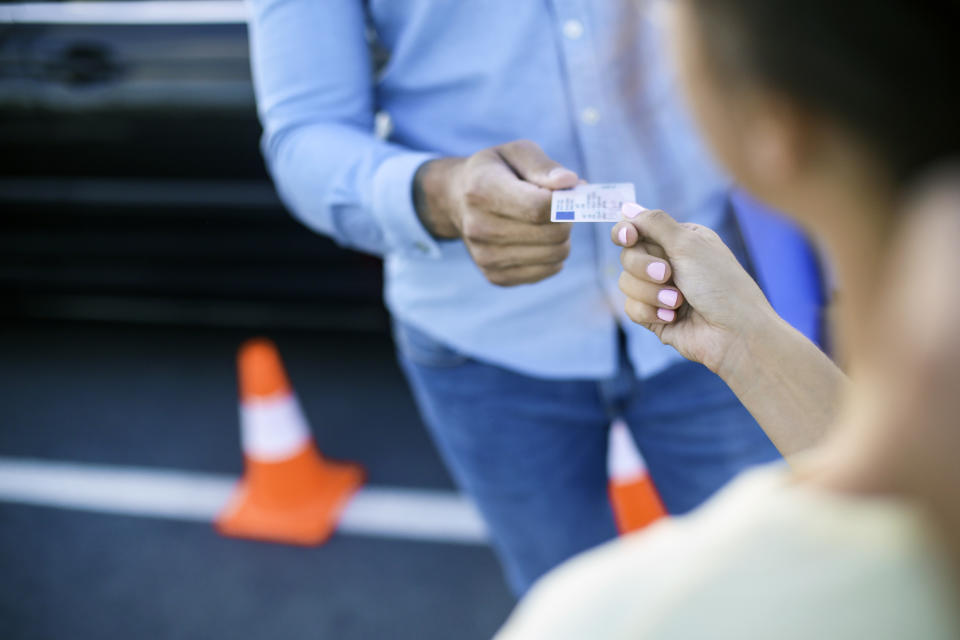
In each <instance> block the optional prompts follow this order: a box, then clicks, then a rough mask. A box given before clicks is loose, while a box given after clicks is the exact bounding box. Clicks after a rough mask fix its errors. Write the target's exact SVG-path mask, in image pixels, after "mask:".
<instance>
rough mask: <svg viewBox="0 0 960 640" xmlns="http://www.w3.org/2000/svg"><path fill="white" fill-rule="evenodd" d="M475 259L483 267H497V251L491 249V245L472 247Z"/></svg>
mask: <svg viewBox="0 0 960 640" xmlns="http://www.w3.org/2000/svg"><path fill="white" fill-rule="evenodd" d="M472 253H473V261H474V262H476V263H477V266H479V267H480V268H481V269H495V268H496V260H497V258H496V252H494V251H493V250H491V249H490V248H489V247H484V246H477V247H473V248H472Z"/></svg>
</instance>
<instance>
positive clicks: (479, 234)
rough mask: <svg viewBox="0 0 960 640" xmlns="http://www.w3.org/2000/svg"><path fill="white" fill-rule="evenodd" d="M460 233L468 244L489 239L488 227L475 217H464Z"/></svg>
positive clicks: (484, 222)
mask: <svg viewBox="0 0 960 640" xmlns="http://www.w3.org/2000/svg"><path fill="white" fill-rule="evenodd" d="M462 232H463V237H464V238H465V239H466V240H467V241H468V242H482V241H484V240H488V239H490V225H489V224H488V223H487V222H486V221H484V220H483V219H482V218H480V217H479V216H476V215H467V216H464V218H463V229H462Z"/></svg>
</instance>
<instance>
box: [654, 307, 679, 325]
mask: <svg viewBox="0 0 960 640" xmlns="http://www.w3.org/2000/svg"><path fill="white" fill-rule="evenodd" d="M657 317H658V318H660V319H661V320H663V321H664V322H673V319H674V318H676V317H677V312H676V311H674V310H673V309H657Z"/></svg>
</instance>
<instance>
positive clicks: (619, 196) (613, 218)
mask: <svg viewBox="0 0 960 640" xmlns="http://www.w3.org/2000/svg"><path fill="white" fill-rule="evenodd" d="M636 197H637V195H636V191H635V190H634V188H633V184H632V183H630V182H616V183H611V184H580V185H577V186H576V187H574V188H573V189H564V190H563V191H554V192H553V200H552V201H551V203H550V220H551V221H552V222H619V221H620V220H621V219H622V217H623V216H622V215H621V214H620V207H622V206H623V203H624V202H634V201H635V200H636Z"/></svg>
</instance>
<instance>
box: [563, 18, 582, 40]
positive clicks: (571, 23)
mask: <svg viewBox="0 0 960 640" xmlns="http://www.w3.org/2000/svg"><path fill="white" fill-rule="evenodd" d="M563 35H564V36H566V37H567V38H569V39H570V40H578V39H579V38H580V36H582V35H583V23H582V22H580V21H579V20H567V21H566V22H564V23H563Z"/></svg>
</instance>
